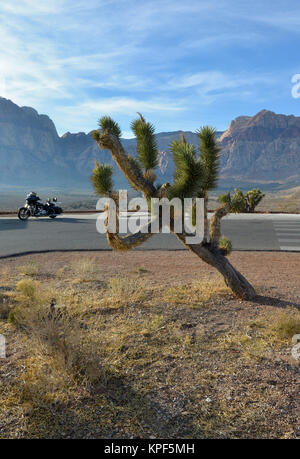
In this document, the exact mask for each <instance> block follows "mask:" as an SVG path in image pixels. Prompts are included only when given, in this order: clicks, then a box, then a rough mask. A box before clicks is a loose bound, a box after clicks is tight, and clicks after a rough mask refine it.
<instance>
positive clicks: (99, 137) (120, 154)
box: [94, 131, 156, 197]
mask: <svg viewBox="0 0 300 459" xmlns="http://www.w3.org/2000/svg"><path fill="white" fill-rule="evenodd" d="M94 138H95V140H96V141H97V144H98V146H99V147H100V148H101V149H108V150H110V152H111V155H112V157H113V158H114V160H115V161H116V163H117V165H118V166H119V168H120V169H121V170H122V172H123V173H124V175H125V177H126V178H127V179H128V180H129V182H131V183H132V184H133V185H134V186H135V187H136V188H138V189H139V190H141V191H142V193H143V194H144V195H145V196H146V197H151V196H154V195H155V192H156V188H155V186H154V185H153V183H151V182H149V181H148V180H146V179H145V178H144V177H143V176H142V175H140V174H138V173H137V171H136V170H135V169H134V167H133V166H132V164H131V163H130V161H129V160H128V156H127V154H126V152H125V150H124V148H123V147H122V144H121V142H120V140H119V139H118V138H117V137H116V136H115V135H113V134H111V133H105V134H101V133H100V132H99V131H96V133H94Z"/></svg>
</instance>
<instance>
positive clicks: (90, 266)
mask: <svg viewBox="0 0 300 459" xmlns="http://www.w3.org/2000/svg"><path fill="white" fill-rule="evenodd" d="M70 268H71V270H72V272H73V273H74V274H75V275H77V276H80V277H86V276H91V275H93V274H94V273H95V270H96V266H95V260H94V259H92V258H79V259H77V260H74V261H73V262H72V263H71V265H70Z"/></svg>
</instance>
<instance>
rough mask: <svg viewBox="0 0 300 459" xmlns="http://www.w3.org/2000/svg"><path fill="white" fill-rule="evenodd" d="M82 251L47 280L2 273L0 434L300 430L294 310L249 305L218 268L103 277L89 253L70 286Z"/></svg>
mask: <svg viewBox="0 0 300 459" xmlns="http://www.w3.org/2000/svg"><path fill="white" fill-rule="evenodd" d="M47 256H48V255H47ZM45 257H46V256H45ZM83 260H84V258H83ZM78 261H79V258H78V256H74V261H73V262H71V263H68V264H66V261H64V260H62V262H61V263H51V264H48V265H46V264H43V273H44V274H45V273H46V274H47V269H48V270H49V269H50V268H49V267H51V272H48V279H49V281H48V282H47V283H46V284H43V283H38V282H37V281H36V280H35V279H29V278H27V277H26V278H24V277H23V275H22V274H21V273H20V270H19V269H18V268H17V267H16V268H15V269H14V270H8V272H7V273H6V275H7V281H6V284H4V289H6V291H5V293H3V294H1V295H2V296H0V307H1V304H3V305H5V306H4V309H3V310H5V311H4V313H3V314H2V315H1V316H0V333H3V334H5V336H6V338H7V342H8V344H9V349H8V355H9V357H8V359H7V361H4V362H3V366H2V369H3V373H1V372H0V394H1V409H2V415H0V416H3V415H4V413H5V416H4V417H0V422H1V425H2V430H1V433H0V437H2V438H7V437H9V438H11V437H25V438H41V437H43V438H45V437H46V438H49V437H50V438H68V437H70V438H78V437H84V438H89V437H101V438H103V437H104V438H108V437H110V438H130V437H143V438H149V437H155V438H161V437H162V436H163V437H165V438H195V437H196V438H215V437H217V438H227V437H232V438H241V437H242V438H245V437H249V438H253V437H256V438H273V437H281V438H286V437H288V438H294V437H296V436H297V435H298V433H297V432H298V431H297V427H298V426H297V423H296V424H295V422H294V420H295V413H296V411H295V410H296V408H295V410H294V408H293V407H294V403H293V402H292V400H293V398H292V397H293V396H296V394H297V393H298V389H297V384H296V374H297V363H296V362H294V364H293V365H294V367H293V365H292V364H291V363H290V364H289V366H287V365H286V361H285V360H284V359H285V358H288V356H289V355H290V350H291V345H292V343H291V337H292V336H293V334H295V333H299V332H300V313H299V311H298V310H297V309H296V308H293V307H289V308H287V309H286V310H281V309H276V308H275V309H270V308H272V307H271V306H269V307H268V308H269V309H268V310H266V306H264V307H263V308H260V309H259V308H256V309H253V308H255V306H254V304H252V307H250V308H249V304H247V303H245V304H243V302H241V301H238V300H236V299H234V297H233V295H232V293H231V291H230V289H228V288H227V287H226V285H225V284H224V282H223V280H222V278H221V277H217V276H213V277H202V278H201V280H198V281H192V282H188V283H185V284H182V285H180V284H178V282H176V283H174V284H173V285H166V284H165V283H164V281H163V280H162V281H161V282H159V283H157V284H155V285H154V284H150V283H149V282H148V281H149V280H150V279H151V276H152V273H151V271H149V270H147V265H145V266H143V277H142V279H141V276H140V272H139V270H138V269H137V270H136V271H135V272H134V271H132V269H130V268H128V270H127V275H126V276H125V275H124V276H123V277H120V276H117V277H116V276H113V275H112V273H111V275H110V276H107V274H106V281H105V282H103V283H102V284H101V285H99V281H98V278H99V277H101V272H103V270H102V269H103V268H102V265H101V263H99V262H97V261H96V260H93V262H92V265H93V268H92V273H93V276H92V278H90V269H87V270H86V266H87V265H86V264H85V263H84V264H83V266H85V268H84V269H82V266H81V265H80V268H79V271H80V272H81V273H82V274H83V275H84V276H85V275H87V277H88V278H90V281H89V283H88V284H87V283H82V284H80V285H77V284H76V285H74V283H73V280H74V276H78ZM66 266H67V268H65V267H66ZM61 268H62V269H63V272H64V277H63V279H62V278H61V277H60V276H56V275H55V274H56V273H57V272H58V271H59V269H61ZM241 311H242V314H241ZM8 315H9V316H10V320H8ZM12 318H13V320H12ZM281 356H283V357H282V360H280V358H281ZM293 368H294V369H293ZM272 373H273V374H272ZM271 374H272V376H271ZM273 381H275V382H273ZM283 381H284V384H282V383H283ZM288 404H289V407H288V408H287V405H288ZM295 407H296V405H295ZM282 410H284V414H282Z"/></svg>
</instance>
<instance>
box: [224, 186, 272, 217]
mask: <svg viewBox="0 0 300 459" xmlns="http://www.w3.org/2000/svg"><path fill="white" fill-rule="evenodd" d="M264 196H265V195H264V193H262V192H261V191H260V189H259V188H253V190H249V191H247V192H246V193H245V194H244V193H243V192H242V191H241V190H239V189H238V188H235V189H234V195H233V196H232V197H231V210H232V212H235V213H241V212H247V213H253V212H254V210H255V207H256V206H258V204H259V203H260V201H261V200H262V199H263V198H264ZM227 200H228V194H227V193H225V194H222V195H221V196H219V198H218V201H219V202H221V203H222V204H225V203H226V202H227Z"/></svg>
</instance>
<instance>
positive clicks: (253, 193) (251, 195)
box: [245, 188, 265, 212]
mask: <svg viewBox="0 0 300 459" xmlns="http://www.w3.org/2000/svg"><path fill="white" fill-rule="evenodd" d="M264 196H265V195H264V193H262V192H261V191H260V189H259V188H253V190H249V191H247V193H246V194H245V198H246V200H247V211H248V212H254V209H255V207H256V206H258V204H259V203H260V201H261V200H262V199H263V197H264Z"/></svg>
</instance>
